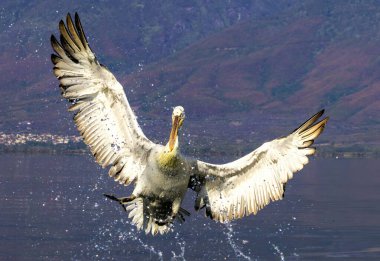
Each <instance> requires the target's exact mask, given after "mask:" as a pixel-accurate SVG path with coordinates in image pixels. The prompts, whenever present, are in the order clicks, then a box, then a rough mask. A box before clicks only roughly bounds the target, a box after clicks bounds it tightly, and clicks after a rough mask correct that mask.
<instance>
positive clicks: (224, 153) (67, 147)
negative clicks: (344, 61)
mask: <svg viewBox="0 0 380 261" xmlns="http://www.w3.org/2000/svg"><path fill="white" fill-rule="evenodd" d="M315 147H316V148H317V152H316V154H315V156H316V157H318V158H379V157H380V148H379V147H371V146H363V145H361V146H358V145H351V146H348V145H347V146H339V147H337V146H333V145H326V144H323V145H322V146H321V145H318V144H316V146H315ZM181 151H182V153H184V154H185V155H198V156H204V155H206V156H208V157H230V156H231V157H240V156H244V155H245V154H247V153H249V152H250V150H248V149H247V148H245V147H244V148H243V147H242V146H238V145H236V144H235V145H229V146H226V145H224V146H223V144H220V145H218V146H215V145H214V147H212V148H210V147H208V146H194V147H192V146H191V147H189V148H183V149H182V150H181ZM6 153H25V154H36V153H37V154H58V155H59V154H62V155H63V154H69V155H70V154H72V155H75V154H77V155H84V154H90V153H91V152H90V150H89V149H88V148H87V146H86V145H85V144H84V143H82V142H78V143H68V144H56V145H53V144H48V143H40V144H38V143H33V144H28V143H26V144H16V145H4V144H0V154H6Z"/></svg>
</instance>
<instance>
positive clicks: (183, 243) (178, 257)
mask: <svg viewBox="0 0 380 261" xmlns="http://www.w3.org/2000/svg"><path fill="white" fill-rule="evenodd" d="M174 239H175V241H176V244H177V245H179V248H180V251H181V252H180V253H179V254H178V255H177V254H176V253H175V252H174V251H171V252H172V255H173V256H172V258H171V259H170V260H172V261H177V260H183V261H185V260H186V259H185V247H186V241H185V240H183V239H182V238H180V235H179V233H178V232H177V233H176V235H175V237H174Z"/></svg>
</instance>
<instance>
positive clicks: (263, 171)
mask: <svg viewBox="0 0 380 261" xmlns="http://www.w3.org/2000/svg"><path fill="white" fill-rule="evenodd" d="M323 112H324V111H323V110H322V111H320V112H318V113H317V114H315V115H314V116H313V117H311V118H310V119H308V120H307V121H306V122H305V123H303V124H302V125H301V126H300V127H299V128H297V129H296V130H294V131H293V133H291V134H290V135H288V136H286V137H283V138H279V139H275V140H273V141H270V142H266V143H264V144H263V145H262V146H260V147H259V148H258V149H256V150H254V151H253V152H251V153H249V154H248V155H246V156H244V157H242V158H240V159H238V160H236V161H234V162H230V163H227V164H223V165H215V164H209V163H205V162H202V161H195V163H193V164H194V168H195V174H194V175H193V177H192V178H193V179H195V180H197V181H198V182H199V183H201V184H200V188H199V187H198V188H196V189H195V190H196V191H197V192H198V195H197V199H196V209H198V208H199V207H202V206H201V205H200V204H201V203H200V202H204V203H203V204H204V206H205V207H206V214H207V215H210V216H211V218H213V219H215V220H217V221H220V222H225V221H229V220H232V219H237V218H241V217H243V216H247V215H250V214H256V213H257V212H258V211H259V210H260V209H262V208H263V207H264V206H266V205H268V204H269V203H270V202H271V201H275V200H279V199H282V198H283V195H284V186H285V185H286V183H287V182H288V180H290V179H291V178H293V174H294V173H295V172H297V171H299V170H301V169H302V168H303V166H304V165H306V164H307V163H308V162H309V159H308V157H307V156H308V155H312V154H314V152H315V148H312V147H309V146H310V145H312V144H313V142H314V139H315V138H317V137H318V136H319V135H320V134H321V132H322V131H323V129H324V127H325V125H326V123H327V120H328V118H325V119H323V120H321V121H319V122H317V120H318V119H319V118H320V117H321V116H322V114H323ZM316 122H317V123H316Z"/></svg>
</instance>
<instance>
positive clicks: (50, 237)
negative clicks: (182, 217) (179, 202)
mask: <svg viewBox="0 0 380 261" xmlns="http://www.w3.org/2000/svg"><path fill="white" fill-rule="evenodd" d="M0 167H1V168H0V173H1V175H0V192H1V198H0V226H1V228H0V229H1V230H0V260H37V259H38V260H41V259H42V260H44V259H45V260H90V259H92V260H93V259H106V260H112V259H114V260H321V259H332V260H335V259H341V260H363V259H365V260H368V259H373V260H380V190H379V188H380V173H379V169H380V161H379V159H319V158H317V159H313V160H312V161H311V162H310V164H309V165H308V166H307V167H306V168H305V169H304V170H302V171H301V172H300V173H298V174H297V175H296V176H295V178H294V179H293V180H292V181H291V182H290V183H289V185H288V186H287V191H286V196H285V199H284V200H282V201H280V202H275V203H272V204H270V205H269V206H267V207H266V208H265V209H263V210H262V211H261V212H259V213H258V215H256V216H250V217H248V218H245V219H242V220H238V221H234V222H232V223H231V224H217V223H215V222H214V221H211V220H209V219H206V218H205V217H204V214H203V213H195V212H194V211H191V212H192V216H191V217H189V218H188V219H187V221H186V222H185V223H184V224H183V225H179V224H176V226H175V230H174V232H173V233H171V234H169V235H165V236H158V237H151V236H146V235H145V234H143V233H141V232H137V231H136V230H135V228H134V227H133V226H131V225H130V223H129V220H128V218H127V216H126V214H125V212H123V210H122V209H121V207H120V206H119V205H118V204H116V203H115V202H110V201H107V200H105V199H104V197H103V196H102V193H116V194H118V195H120V196H122V195H129V193H130V189H126V188H123V187H120V186H119V185H117V184H116V183H115V182H114V181H113V180H111V179H110V178H108V177H107V172H106V170H103V169H100V168H98V167H97V165H96V164H95V163H94V162H93V161H92V159H91V157H90V156H87V155H46V154H37V155H31V154H0ZM193 200H194V195H193V193H192V192H190V193H189V194H188V197H187V198H186V200H185V207H186V208H187V209H189V210H192V204H193Z"/></svg>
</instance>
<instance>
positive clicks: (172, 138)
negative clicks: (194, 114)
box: [169, 116, 183, 151]
mask: <svg viewBox="0 0 380 261" xmlns="http://www.w3.org/2000/svg"><path fill="white" fill-rule="evenodd" d="M182 121H183V119H182V118H181V117H180V116H174V117H173V126H172V130H171V132H170V137H169V149H170V151H173V149H174V145H175V143H176V140H177V136H178V129H179V127H181V125H182Z"/></svg>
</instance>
